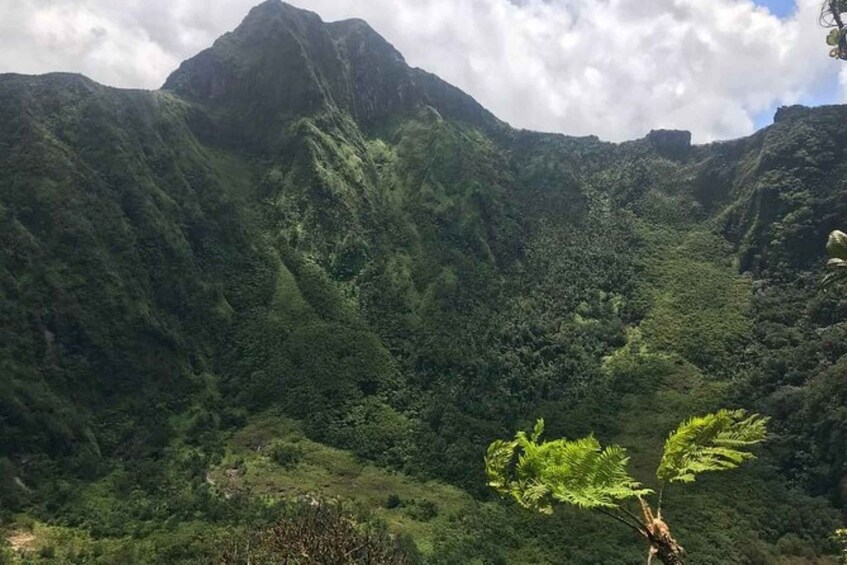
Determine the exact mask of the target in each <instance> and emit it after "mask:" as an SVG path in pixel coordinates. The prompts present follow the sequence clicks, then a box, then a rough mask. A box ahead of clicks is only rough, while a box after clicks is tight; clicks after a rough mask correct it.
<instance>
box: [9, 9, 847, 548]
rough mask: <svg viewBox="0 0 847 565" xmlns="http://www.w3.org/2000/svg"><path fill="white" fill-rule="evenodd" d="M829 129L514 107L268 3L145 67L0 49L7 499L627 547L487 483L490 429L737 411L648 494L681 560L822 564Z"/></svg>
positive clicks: (834, 198)
mask: <svg viewBox="0 0 847 565" xmlns="http://www.w3.org/2000/svg"><path fill="white" fill-rule="evenodd" d="M845 124H847V107H842V106H829V107H822V108H815V109H809V108H802V107H790V108H783V109H781V110H780V111H779V112H778V114H777V117H776V120H775V123H774V125H773V126H771V127H769V128H767V129H765V130H762V131H760V132H758V133H756V134H754V135H752V136H750V137H748V138H744V139H739V140H735V141H729V142H721V143H714V144H709V145H705V146H694V145H691V142H690V139H691V137H690V134H688V133H687V132H676V131H654V132H651V133H650V134H648V135H647V136H646V137H645V138H644V139H640V140H636V141H631V142H627V143H623V144H611V143H605V142H602V141H600V140H599V139H597V138H596V137H585V138H577V137H568V136H564V135H553V134H541V133H535V132H530V131H523V130H515V129H513V128H511V127H510V126H508V125H507V124H505V123H503V122H501V121H499V120H498V119H497V118H496V117H494V116H493V115H491V114H490V113H489V112H487V111H486V110H485V109H484V108H482V107H481V106H480V105H479V104H478V103H477V102H475V101H474V100H473V99H472V98H471V97H469V96H468V95H466V94H464V93H462V92H461V91H459V90H458V89H456V88H454V87H452V86H450V85H448V84H447V83H445V82H443V81H441V80H440V79H438V78H437V77H435V76H434V75H431V74H429V73H426V72H424V71H422V70H419V69H413V68H410V67H409V66H408V65H407V64H406V63H405V61H404V60H403V57H402V55H400V54H399V53H398V52H397V51H396V50H395V49H394V48H393V47H392V46H391V45H390V44H389V43H388V42H386V41H385V40H384V39H383V38H381V37H380V36H379V35H378V34H377V33H376V32H375V31H374V30H373V29H371V28H370V27H369V26H368V25H367V24H366V23H364V22H362V21H360V20H349V21H343V22H335V23H325V22H323V21H322V20H321V19H320V18H319V17H318V16H317V15H316V14H312V13H310V12H306V11H303V10H299V9H297V8H294V7H292V6H290V5H287V4H284V3H281V2H279V1H278V0H270V1H268V2H265V3H263V4H261V5H259V6H257V7H256V8H254V9H253V10H252V11H251V12H250V13H249V14H248V16H247V18H246V19H245V20H244V22H243V23H242V24H241V25H240V26H239V27H238V28H237V29H236V30H235V31H233V32H231V33H228V34H226V35H224V36H223V37H221V38H220V39H218V40H217V41H216V42H215V44H214V45H213V46H212V47H211V48H210V49H207V50H206V51H203V52H202V53H200V54H198V55H197V56H196V57H194V58H192V59H189V60H188V61H186V62H184V63H183V64H182V65H181V66H180V68H179V69H177V70H176V71H175V72H174V73H173V74H172V75H171V76H170V77H168V79H167V81H166V82H165V84H164V86H163V88H162V89H160V90H158V91H153V92H150V91H130V90H119V89H113V88H108V87H105V86H102V85H99V84H96V83H94V82H92V81H90V80H88V79H86V78H85V77H81V76H78V75H68V74H49V75H43V76H37V77H33V76H22V75H14V74H6V75H0V218H2V219H1V220H0V242H2V245H0V321H2V323H0V332H2V334H1V335H0V337H2V339H0V368H2V378H0V469H1V470H2V473H0V518H2V519H3V520H4V523H5V526H4V527H5V529H6V531H8V532H9V533H10V537H14V535H17V534H18V533H20V531H22V530H21V529H22V528H23V529H24V530H27V528H29V529H32V531H33V536H34V538H33V539H35V540H36V541H33V542H31V543H32V544H34V545H33V546H32V547H33V551H35V552H36V553H37V555H36V557H38V556H40V557H38V558H41V559H44V560H47V561H49V560H51V559H52V560H56V561H59V562H61V560H62V559H64V560H65V561H67V562H81V561H84V560H88V561H90V562H106V563H111V562H181V561H185V562H208V561H209V560H214V559H216V556H217V555H219V554H220V551H222V548H221V544H222V543H223V544H225V543H226V540H229V539H234V538H235V537H236V536H237V535H238V534H239V532H243V531H244V530H250V529H255V528H260V527H263V524H267V522H268V521H269V520H272V519H273V517H274V515H275V514H274V513H275V512H277V511H278V510H277V509H275V507H269V505H268V504H269V503H268V502H267V501H268V500H269V499H279V498H286V497H288V498H291V497H296V496H298V495H302V494H309V495H310V496H311V495H314V496H333V497H340V498H342V499H345V500H352V501H354V503H356V504H358V505H359V507H360V508H364V509H365V510H367V511H368V512H370V513H371V514H372V515H373V516H376V517H377V518H379V519H380V520H383V521H385V522H387V524H388V528H389V530H390V531H392V532H394V533H400V534H403V535H404V536H406V537H405V538H404V539H406V542H404V543H406V545H407V546H408V547H409V548H410V549H409V551H410V552H411V553H412V554H415V555H417V556H418V557H417V558H418V559H420V560H422V561H423V562H432V563H463V562H473V561H474V560H477V562H486V563H487V562H492V563H493V562H510V563H512V562H514V563H521V562H535V563H560V562H563V561H564V562H568V563H598V562H602V563H631V562H633V561H634V560H635V559H641V558H642V553H643V548H642V547H641V544H640V543H638V540H637V539H630V538H629V537H628V535H629V533H628V532H626V531H622V532H618V531H617V530H616V529H613V524H608V523H606V522H604V521H602V520H601V519H595V518H594V517H593V516H591V515H585V514H577V513H572V512H568V511H563V512H558V513H557V514H556V515H554V516H553V517H550V518H535V517H532V516H528V515H526V514H523V513H521V512H520V511H518V510H517V509H515V508H513V507H511V506H507V505H505V504H503V503H501V502H498V501H496V500H494V499H493V498H492V495H491V493H489V492H488V489H487V488H486V487H485V479H484V473H483V465H482V457H483V454H484V451H485V448H486V446H487V445H488V443H489V442H490V441H491V440H493V439H495V438H500V437H509V436H511V435H512V434H513V433H514V430H515V429H517V428H527V427H528V426H529V424H530V423H531V422H533V421H534V420H535V418H536V417H542V416H543V417H544V418H545V419H546V421H547V427H548V432H547V433H548V434H549V436H550V437H558V436H566V437H578V436H581V435H585V434H588V433H592V432H593V433H595V434H596V435H597V436H598V437H599V438H601V439H602V440H603V441H604V442H611V441H614V442H617V443H620V444H622V445H627V446H631V447H632V449H631V455H632V462H633V467H634V469H635V473H636V475H637V476H638V478H639V479H640V480H642V481H644V482H645V483H649V480H650V469H651V468H655V461H656V459H657V458H658V455H659V453H660V450H661V444H662V441H663V438H664V437H666V435H667V433H668V432H669V431H670V430H671V429H672V428H673V427H674V426H675V425H676V424H677V423H678V422H679V421H680V420H682V419H684V418H686V417H688V416H690V415H692V414H700V413H704V412H707V411H711V410H714V409H716V408H719V407H723V406H738V407H744V408H748V409H752V410H756V411H759V412H762V413H765V414H767V415H769V416H771V417H772V418H773V420H772V424H771V429H772V437H771V438H770V440H769V441H768V443H767V446H766V447H765V448H764V449H763V450H762V451H761V453H760V458H759V460H758V462H757V463H756V464H754V465H752V466H750V467H749V468H748V469H747V470H744V471H739V472H737V473H736V474H734V475H732V476H731V477H730V476H729V475H728V476H727V477H721V478H720V480H717V479H715V478H710V477H707V478H704V479H703V480H701V481H698V483H697V484H696V485H694V488H692V489H691V490H689V491H687V492H675V491H674V492H671V493H669V497H668V501H667V508H666V512H667V513H668V514H669V515H672V516H673V519H674V523H675V524H678V526H677V537H678V538H679V540H680V541H681V542H682V543H683V545H685V546H686V548H687V550H688V553H689V556H690V562H691V563H728V562H731V563H829V562H833V560H834V553H835V548H834V547H832V545H831V541H830V536H831V534H832V532H833V531H834V530H835V529H836V527H837V524H838V522H839V520H840V519H843V514H842V513H843V509H844V504H845V500H847V491H845V481H847V447H845V446H847V441H845V430H847V416H845V414H844V405H845V402H847V383H845V381H844V375H845V374H847V373H845V370H847V357H845V354H847V347H845V344H847V330H845V328H847V326H845V324H844V320H845V314H847V309H845V308H847V302H845V301H844V300H843V299H842V294H841V293H839V292H830V293H821V292H819V291H818V280H819V279H820V276H821V272H822V269H821V266H822V264H823V262H824V253H823V251H824V250H823V242H824V241H825V238H826V234H827V233H828V232H829V231H830V230H832V229H835V228H837V227H843V225H844V223H843V222H844V218H845V216H847V198H845V193H847V186H845V182H844V179H845V178H847V176H845V173H846V172H847V171H845V166H847V153H845V151H847V149H846V148H847V143H845V142H847V126H845ZM280 446H281V447H280ZM278 452H279V453H283V454H284V457H283V456H280V457H277V456H273V453H278ZM268 454H271V455H268ZM286 454H287V455H286ZM298 454H300V455H298ZM280 458H282V459H284V460H285V461H288V462H291V461H294V467H293V469H292V468H284V467H274V463H273V461H274V460H282V459H280ZM301 458H302V461H301V462H300V463H299V465H300V466H299V467H297V464H298V463H297V461H298V460H299V459H301ZM422 480H430V481H436V482H434V483H422V482H420V481H422ZM448 484H449V485H450V486H448ZM423 485H426V486H423ZM391 489H394V490H391ZM459 489H462V490H459ZM389 495H394V498H393V499H391V500H393V502H391V503H390V504H389V503H387V502H385V500H386V497H389ZM601 518H602V517H601ZM33 524H34V525H33ZM27 531H28V530H27ZM407 538H409V539H407ZM15 539H18V538H15ZM26 539H29V538H26ZM415 548H416V549H415ZM3 551H5V552H6V553H2V552H3ZM13 554H15V553H14V551H13V550H9V549H8V548H7V549H6V550H4V549H3V548H2V547H0V556H11V555H13Z"/></svg>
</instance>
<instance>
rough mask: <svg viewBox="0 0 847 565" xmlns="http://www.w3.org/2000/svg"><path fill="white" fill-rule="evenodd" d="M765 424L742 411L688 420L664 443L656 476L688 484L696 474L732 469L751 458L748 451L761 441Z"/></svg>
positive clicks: (760, 418)
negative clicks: (663, 450)
mask: <svg viewBox="0 0 847 565" xmlns="http://www.w3.org/2000/svg"><path fill="white" fill-rule="evenodd" d="M767 421H768V419H767V418H763V417H761V416H759V415H758V414H753V415H751V416H748V415H747V413H746V412H745V411H744V410H721V411H719V412H716V413H714V414H708V415H706V416H701V417H699V418H691V419H690V420H687V421H686V422H683V423H682V424H681V425H680V426H679V427H678V428H677V429H676V431H674V432H673V433H672V434H671V435H670V436H669V437H668V439H667V441H665V453H664V455H663V456H662V462H661V464H660V465H659V469H658V471H657V472H656V475H657V476H658V477H659V480H661V481H663V482H664V481H667V482H682V483H690V482H693V481H694V480H695V479H696V477H697V475H699V474H700V473H705V472H708V471H726V470H729V469H734V468H735V467H738V466H739V465H741V464H742V463H744V462H745V461H747V460H749V459H753V458H754V455H753V454H752V453H750V451H748V448H749V447H751V446H753V445H755V444H757V443H759V442H761V441H764V439H765V436H766V435H767V430H766V424H767Z"/></svg>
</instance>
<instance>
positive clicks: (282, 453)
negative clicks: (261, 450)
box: [268, 441, 303, 469]
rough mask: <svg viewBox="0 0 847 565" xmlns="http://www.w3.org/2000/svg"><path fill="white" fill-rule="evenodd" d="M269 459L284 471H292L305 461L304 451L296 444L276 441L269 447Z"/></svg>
mask: <svg viewBox="0 0 847 565" xmlns="http://www.w3.org/2000/svg"><path fill="white" fill-rule="evenodd" d="M268 457H270V458H271V461H273V462H274V463H276V464H277V465H279V466H280V467H282V468H283V469H292V468H294V467H296V466H297V464H298V463H300V461H301V460H302V459H303V449H302V448H301V447H300V446H299V445H297V444H296V443H290V442H287V441H275V442H273V443H272V444H271V445H270V446H269V447H268Z"/></svg>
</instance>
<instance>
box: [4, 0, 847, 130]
mask: <svg viewBox="0 0 847 565" xmlns="http://www.w3.org/2000/svg"><path fill="white" fill-rule="evenodd" d="M257 1H258V0H128V1H124V2H120V3H118V2H114V0H64V1H59V0H0V37H2V38H3V42H2V45H0V71H15V72H27V73H43V72H48V71H53V70H67V71H76V72H82V73H84V74H86V75H88V76H90V77H92V78H94V79H95V80H98V81H100V82H103V83H105V84H110V85H114V86H123V87H143V88H156V87H158V86H159V85H160V84H161V83H162V82H163V81H164V79H165V77H166V76H167V74H168V73H169V72H170V71H171V70H173V69H174V68H176V66H177V65H178V64H179V61H181V60H182V59H185V58H187V57H189V56H191V55H193V54H194V53H196V52H198V51H199V50H201V49H202V48H204V47H206V46H208V45H210V44H211V43H212V41H214V39H215V38H216V37H217V36H219V35H220V34H222V33H223V32H225V31H227V30H229V29H232V28H233V27H235V26H236V25H237V24H238V22H239V21H240V20H241V18H243V17H244V15H246V13H247V11H248V10H249V8H250V7H251V6H252V5H253V4H255V3H256V2H257ZM292 1H293V3H295V4H297V5H298V6H300V7H302V8H307V9H311V10H314V11H317V12H318V13H319V14H321V16H322V17H323V18H324V19H325V20H335V19H340V18H346V17H361V18H363V19H366V20H367V21H369V22H370V23H371V25H373V26H374V27H375V28H376V29H377V31H379V32H380V33H382V34H383V35H384V36H385V37H386V38H387V39H388V40H389V41H391V42H392V43H393V44H394V45H395V46H396V47H397V48H398V49H399V50H400V51H402V52H403V54H404V55H405V56H406V59H407V60H408V61H409V63H410V64H412V65H415V66H420V67H423V68H425V69H427V70H430V71H433V72H435V73H437V74H439V75H440V76H441V77H442V78H444V79H445V80H447V81H448V82H451V83H453V84H455V85H457V86H459V87H460V88H463V89H464V90H466V91H467V92H469V93H470V94H472V95H473V96H474V97H476V98H477V100H479V101H480V102H481V103H482V104H483V105H485V106H486V107H488V108H489V109H490V110H491V111H493V112H494V113H495V114H497V115H498V116H499V117H501V118H502V119H505V120H506V121H509V122H510V123H512V124H513V125H515V126H517V127H526V128H530V129H539V130H546V131H560V132H565V133H569V134H575V135H582V134H591V133H593V134H597V135H600V136H601V137H603V138H605V139H612V140H621V139H628V138H633V137H640V136H642V135H644V133H646V132H647V131H648V130H649V129H651V128H657V127H675V128H684V129H690V130H692V131H693V132H694V134H695V139H696V140H698V141H708V140H711V139H724V138H730V137H736V136H740V135H744V134H747V133H750V132H751V131H752V130H753V128H754V120H755V118H756V117H757V116H758V115H760V114H761V113H762V112H768V111H770V110H771V109H772V108H773V106H774V105H777V104H787V103H794V102H798V101H800V102H802V101H803V100H805V99H806V98H809V97H811V96H813V95H815V94H818V92H817V91H818V89H821V88H825V87H826V86H825V85H831V84H832V83H833V81H832V80H831V79H832V75H834V74H838V73H839V72H841V73H842V80H841V85H842V93H841V94H840V96H842V98H843V97H844V96H845V95H847V92H845V91H847V86H844V85H847V72H845V71H844V70H843V69H844V68H847V66H845V65H847V64H839V63H836V62H834V61H831V60H830V59H829V58H828V57H827V48H826V46H825V44H824V42H823V37H824V35H825V32H824V31H823V30H821V29H820V28H819V27H818V24H817V15H818V9H819V0H798V7H797V10H796V12H795V14H794V15H793V16H792V17H791V18H790V19H785V20H782V19H779V18H777V17H775V16H773V15H771V14H770V13H768V12H767V10H765V9H764V8H761V7H758V6H756V5H755V4H754V3H753V2H752V0H520V1H518V0H512V1H509V0H292ZM839 65H841V66H839Z"/></svg>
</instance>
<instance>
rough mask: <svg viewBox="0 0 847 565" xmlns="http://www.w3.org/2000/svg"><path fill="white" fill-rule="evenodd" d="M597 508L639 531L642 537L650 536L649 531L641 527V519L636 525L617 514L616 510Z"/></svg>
mask: <svg viewBox="0 0 847 565" xmlns="http://www.w3.org/2000/svg"><path fill="white" fill-rule="evenodd" d="M597 510H598V511H599V512H600V513H601V514H604V515H605V516H608V517H609V518H613V519H615V520H617V521H618V522H620V523H621V524H624V525H625V526H628V527H630V528H632V529H633V530H635V531H636V532H638V534H639V535H641V536H642V537H645V538H647V537H648V536H647V532H646V531H645V530H644V528H642V527H640V524H641V522H640V521H639V522H638V523H639V526H636V525H635V524H632V523H631V522H629V521H627V520H625V519H624V518H623V516H620V515H618V514H615V513H614V512H611V511H610V510H606V509H605V508H598V509H597Z"/></svg>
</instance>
